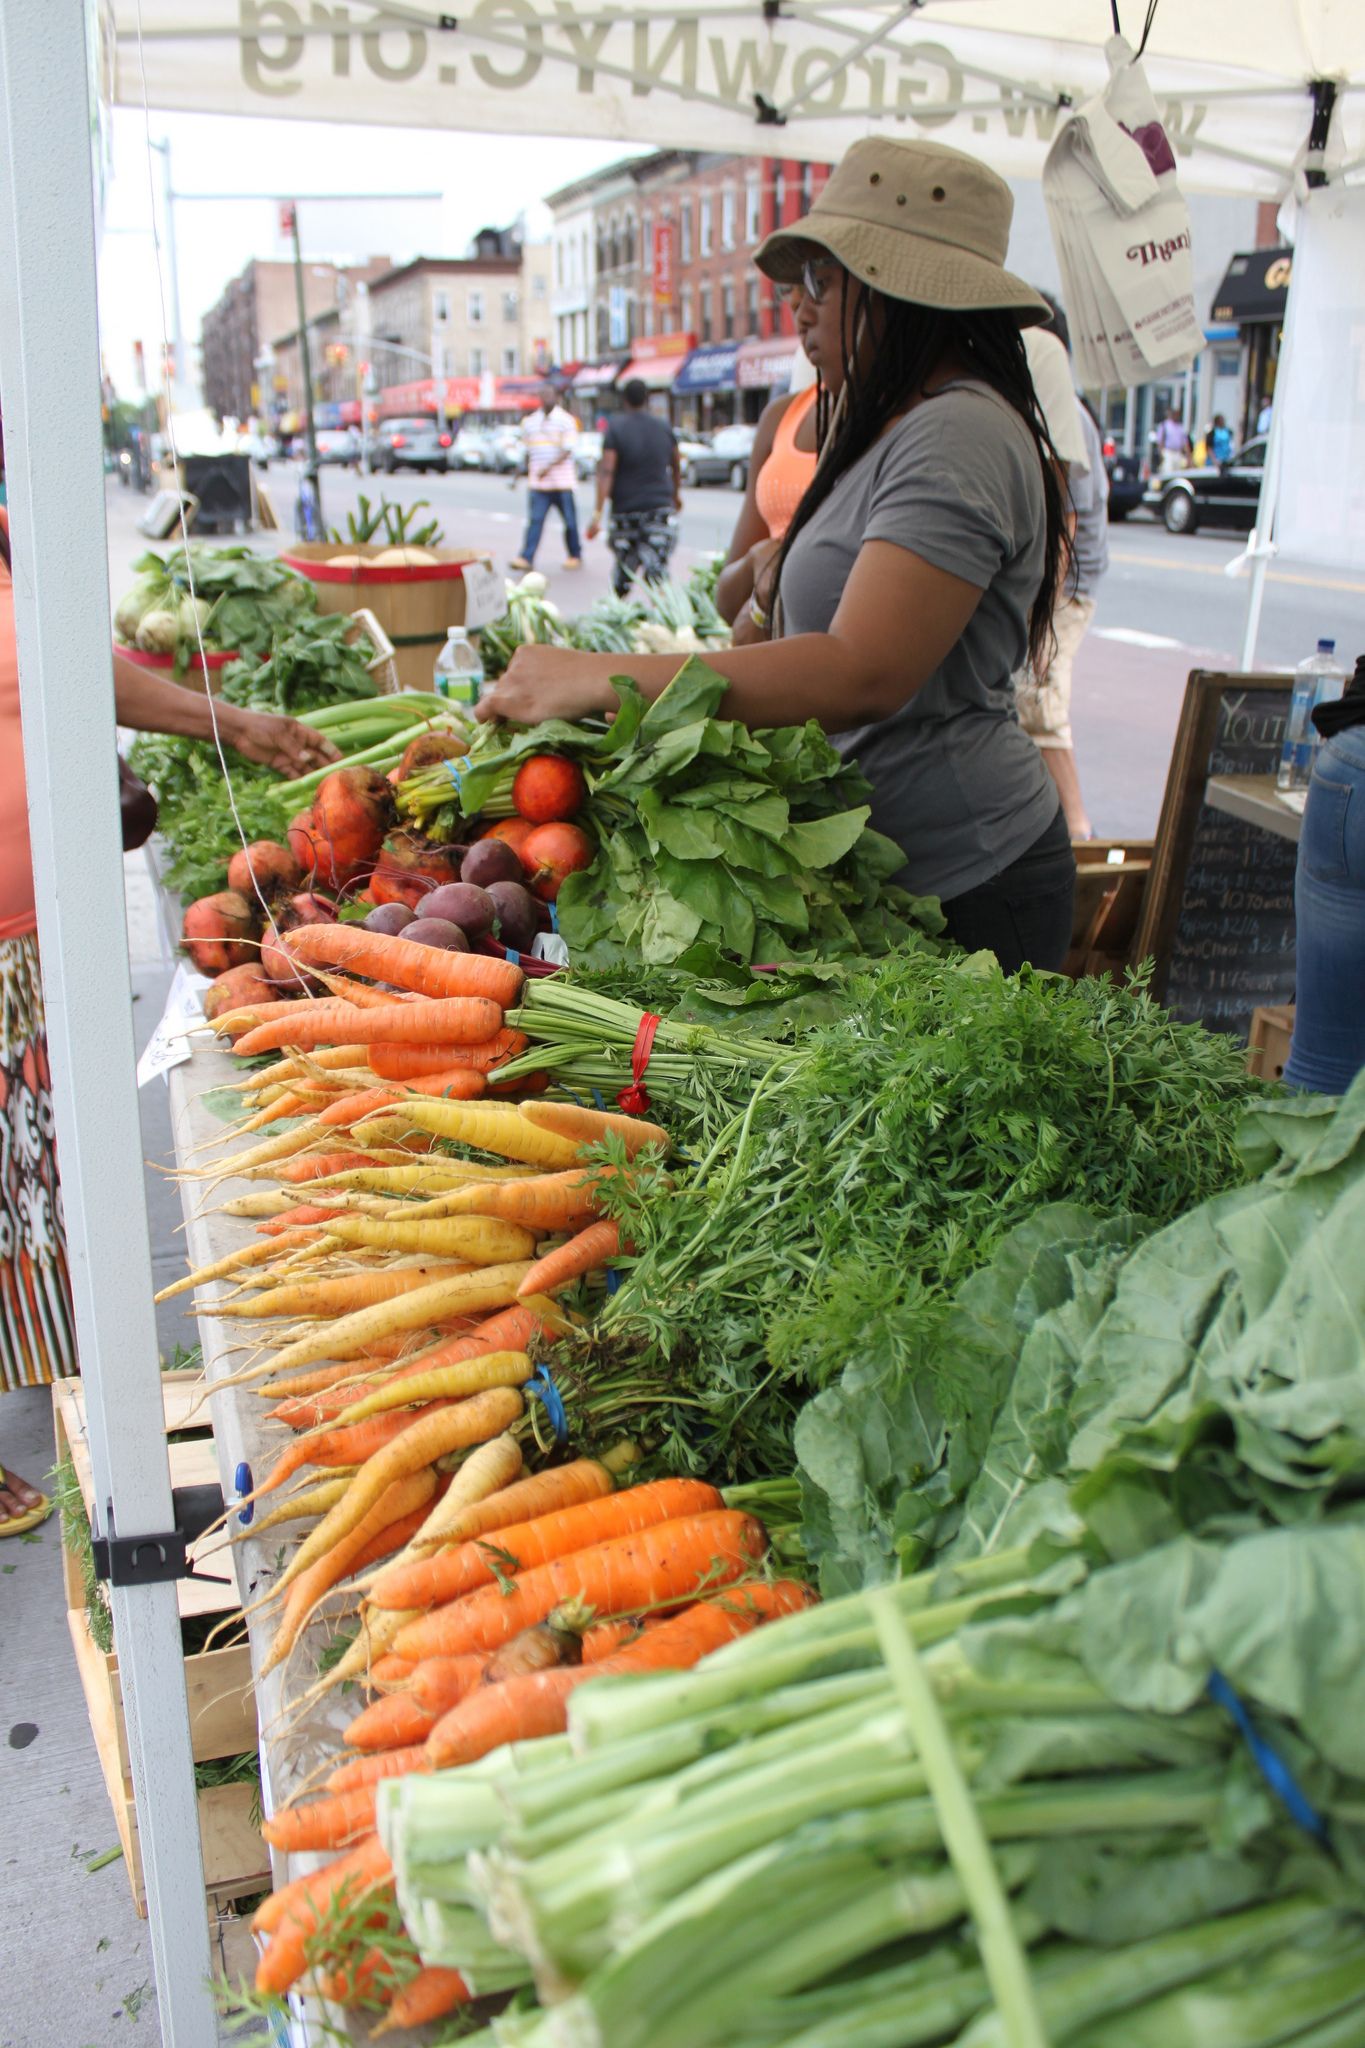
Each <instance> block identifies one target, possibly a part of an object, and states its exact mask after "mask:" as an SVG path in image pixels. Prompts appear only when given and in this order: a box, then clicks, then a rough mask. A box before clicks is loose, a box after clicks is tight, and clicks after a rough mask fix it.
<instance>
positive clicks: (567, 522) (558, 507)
mask: <svg viewBox="0 0 1365 2048" xmlns="http://www.w3.org/2000/svg"><path fill="white" fill-rule="evenodd" d="M521 432H522V438H523V440H524V441H525V443H526V481H527V483H528V485H529V486H530V491H531V508H530V513H529V515H528V517H527V521H526V538H525V539H524V540H523V542H522V544H521V553H520V554H519V555H513V557H512V567H513V568H514V569H530V568H532V567H533V566H534V564H535V559H536V549H537V548H538V547H539V546H540V536H541V534H542V533H543V532H544V531H545V521H546V520H547V519H548V518H549V516H550V513H551V512H552V511H554V512H558V514H559V516H560V518H561V519H562V520H563V521H564V545H565V547H566V548H567V549H568V553H567V555H566V556H565V558H564V567H565V568H566V569H581V568H582V566H583V548H582V544H581V542H580V541H579V538H578V505H577V503H576V501H575V499H574V485H575V484H576V483H577V481H578V479H577V476H576V475H575V472H574V463H573V451H574V443H575V442H576V441H577V439H578V421H577V420H576V419H575V418H574V416H573V414H572V413H571V412H570V411H569V410H568V408H567V407H566V406H564V405H562V404H561V403H560V397H559V392H558V391H557V390H556V388H555V386H554V385H553V384H548V383H547V384H546V385H545V386H544V387H543V388H542V390H541V394H540V404H539V406H538V407H537V408H536V410H535V411H534V412H533V413H530V414H529V415H528V416H527V418H526V420H525V422H524V423H523V425H522V430H521Z"/></svg>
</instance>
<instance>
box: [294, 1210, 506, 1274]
mask: <svg viewBox="0 0 1365 2048" xmlns="http://www.w3.org/2000/svg"><path fill="white" fill-rule="evenodd" d="M327 1234H328V1236H329V1237H335V1238H339V1239H340V1240H341V1242H342V1243H343V1244H363V1245H375V1246H377V1247H378V1248H379V1249H381V1250H387V1251H395V1252H424V1253H426V1254H428V1255H429V1256H430V1257H432V1258H444V1259H470V1260H472V1261H473V1262H474V1263H475V1264H477V1265H480V1266H493V1265H497V1264H499V1263H500V1262H502V1261H504V1260H507V1259H529V1258H531V1257H532V1255H533V1254H534V1252H535V1248H536V1240H535V1237H534V1235H533V1233H532V1232H531V1231H529V1230H526V1229H523V1228H522V1226H521V1225H520V1224H516V1223H500V1222H498V1221H496V1220H495V1219H493V1218H491V1217H488V1216H451V1217H443V1218H442V1217H438V1218H418V1219H416V1220H415V1221H405V1220H404V1219H403V1218H402V1217H393V1218H392V1219H390V1218H387V1217H386V1218H383V1219H380V1218H378V1217H373V1216H339V1217H337V1218H336V1220H335V1221H334V1222H331V1223H329V1224H328V1226H327Z"/></svg>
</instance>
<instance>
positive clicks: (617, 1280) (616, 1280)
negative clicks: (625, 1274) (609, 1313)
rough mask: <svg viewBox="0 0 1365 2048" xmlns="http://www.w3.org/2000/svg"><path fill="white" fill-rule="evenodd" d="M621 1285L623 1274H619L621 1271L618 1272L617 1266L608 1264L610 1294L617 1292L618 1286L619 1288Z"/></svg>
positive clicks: (608, 1288) (608, 1289)
mask: <svg viewBox="0 0 1365 2048" xmlns="http://www.w3.org/2000/svg"><path fill="white" fill-rule="evenodd" d="M620 1285H621V1275H620V1274H619V1273H618V1272H617V1270H616V1268H615V1266H608V1267H607V1293H608V1294H615V1292H616V1290H617V1288H618V1287H619V1286H620Z"/></svg>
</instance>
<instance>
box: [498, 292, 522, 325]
mask: <svg viewBox="0 0 1365 2048" xmlns="http://www.w3.org/2000/svg"><path fill="white" fill-rule="evenodd" d="M519 311H520V303H519V301H518V298H517V294H516V293H515V292H504V293H503V295H502V317H503V319H504V320H511V321H514V320H515V319H516V318H517V315H518V313H519Z"/></svg>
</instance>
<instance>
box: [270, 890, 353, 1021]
mask: <svg viewBox="0 0 1365 2048" xmlns="http://www.w3.org/2000/svg"><path fill="white" fill-rule="evenodd" d="M336 921H337V913H336V905H335V904H334V903H329V902H328V901H327V899H326V898H325V897H323V896H312V895H309V893H308V892H307V891H306V890H305V891H303V892H302V893H301V894H300V895H297V896H291V897H289V898H288V900H287V901H286V902H284V903H281V904H280V905H279V906H278V907H277V908H276V911H275V915H274V918H273V919H272V921H271V923H270V924H269V925H268V926H267V928H266V931H265V935H264V937H263V938H262V940H261V970H262V972H263V973H264V974H266V975H268V976H269V978H270V980H271V981H272V982H274V984H275V988H276V991H277V992H278V993H281V994H284V995H290V994H292V993H294V992H295V991H296V990H297V991H300V992H302V990H303V989H304V988H305V987H307V988H310V989H311V988H313V987H314V986H316V984H315V983H314V982H312V981H311V980H310V979H309V977H308V976H306V975H304V974H302V973H301V972H300V971H299V968H298V967H297V966H296V965H295V963H294V962H293V961H292V960H291V959H290V957H289V955H288V953H286V952H285V951H284V949H283V947H282V946H281V945H280V942H279V941H280V934H281V932H292V931H296V930H297V929H298V927H299V926H300V925H301V924H335V923H336Z"/></svg>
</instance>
